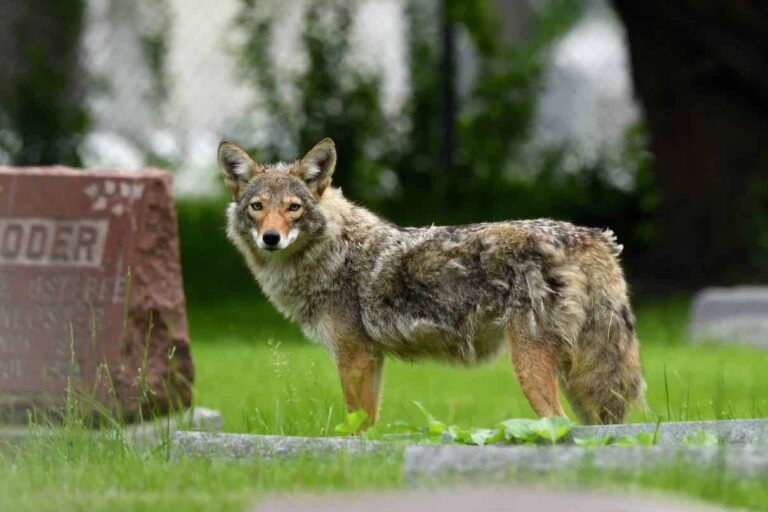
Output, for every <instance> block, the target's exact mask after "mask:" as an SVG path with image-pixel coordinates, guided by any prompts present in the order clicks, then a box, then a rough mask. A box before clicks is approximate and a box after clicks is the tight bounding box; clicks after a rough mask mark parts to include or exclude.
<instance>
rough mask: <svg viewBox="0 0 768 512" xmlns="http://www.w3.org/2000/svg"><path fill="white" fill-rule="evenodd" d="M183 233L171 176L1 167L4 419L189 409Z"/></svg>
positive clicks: (0, 403) (0, 390)
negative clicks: (75, 405) (74, 406)
mask: <svg viewBox="0 0 768 512" xmlns="http://www.w3.org/2000/svg"><path fill="white" fill-rule="evenodd" d="M177 231H178V229H177V223H176V212H175V208H174V203H173V197H172V194H171V177H170V175H169V174H168V173H167V172H164V171H160V170H157V169H144V170H141V171H130V172H129V171H80V170H75V169H70V168H64V167H44V168H14V167H0V421H5V422H24V421H25V420H26V417H27V412H28V411H29V410H30V409H33V408H34V409H36V410H44V411H46V410H51V409H53V410H58V409H60V408H61V406H62V404H63V403H64V401H65V398H66V396H67V394H68V392H69V391H72V393H70V394H69V396H71V397H77V398H78V402H79V403H80V404H81V405H82V406H85V407H87V408H89V409H93V408H96V407H98V408H101V407H105V408H107V409H108V410H110V411H113V412H118V413H119V414H121V415H122V416H123V417H124V418H125V419H127V420H130V419H133V418H135V417H136V416H137V415H138V413H139V412H140V411H142V412H150V411H155V412H165V411H168V410H170V409H175V408H177V407H180V406H187V405H189V403H190V398H191V396H190V394H191V384H192V381H193V373H194V372H193V365H192V359H191V355H190V349H189V336H188V332H187V319H186V310H185V301H184V291H183V288H182V281H181V269H180V263H179V247H178V232H177ZM97 404H98V405H97Z"/></svg>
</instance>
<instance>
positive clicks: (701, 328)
mask: <svg viewBox="0 0 768 512" xmlns="http://www.w3.org/2000/svg"><path fill="white" fill-rule="evenodd" d="M690 333H691V339H692V340H693V341H694V342H707V341H716V342H721V343H733V344H746V345H753V346H756V347H761V348H768V286H739V287H733V288H707V289H705V290H703V291H701V292H699V293H698V294H697V295H696V297H695V298H694V301H693V306H692V312H691V324H690Z"/></svg>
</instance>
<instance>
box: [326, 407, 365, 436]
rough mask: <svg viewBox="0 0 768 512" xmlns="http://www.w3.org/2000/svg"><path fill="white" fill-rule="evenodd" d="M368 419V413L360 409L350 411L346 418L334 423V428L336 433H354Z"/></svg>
mask: <svg viewBox="0 0 768 512" xmlns="http://www.w3.org/2000/svg"><path fill="white" fill-rule="evenodd" d="M366 421H368V414H366V412H365V411H364V410H362V409H358V410H357V411H354V412H350V413H348V414H347V417H346V420H345V421H344V422H343V423H339V424H338V425H336V428H335V429H334V430H335V431H336V433H337V434H346V435H350V434H356V433H358V432H359V431H360V429H361V428H363V425H365V422H366Z"/></svg>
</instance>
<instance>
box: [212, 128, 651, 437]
mask: <svg viewBox="0 0 768 512" xmlns="http://www.w3.org/2000/svg"><path fill="white" fill-rule="evenodd" d="M219 162H220V165H221V168H222V170H223V172H224V181H225V184H226V185H227V187H228V188H229V189H230V191H231V192H232V194H233V197H234V200H233V202H232V203H231V204H230V205H229V208H228V210H227V235H228V237H229V238H230V240H231V241H232V242H233V243H234V244H235V245H236V246H237V248H238V249H239V250H240V252H241V253H242V254H243V255H244V257H245V259H246V262H247V263H248V266H249V268H250V269H251V271H252V272H253V274H254V276H255V277H256V279H257V281H258V282H259V284H260V285H261V287H262V289H263V290H264V293H265V294H266V295H267V296H268V297H269V299H270V300H271V301H272V302H273V303H274V304H275V305H276V306H277V307H278V309H279V310H280V311H281V312H282V313H283V314H284V315H286V316H287V317H288V318H290V319H291V320H294V321H296V322H299V323H300V324H301V326H302V328H303V329H304V332H305V333H306V334H307V336H309V337H310V338H313V339H315V340H318V341H320V342H322V343H323V344H325V345H326V346H327V347H328V349H329V350H330V352H331V353H332V355H333V357H334V360H335V362H336V365H337V367H338V369H339V373H340V376H341V381H342V387H343V390H344V395H345V399H346V402H347V405H348V407H349V408H350V409H357V408H359V407H362V408H363V409H365V411H366V412H367V413H368V415H369V417H370V418H371V421H375V418H376V415H377V412H378V397H379V389H380V386H381V373H382V366H383V358H384V356H385V355H387V354H390V355H394V356H396V357H400V358H405V359H409V360H410V359H419V358H424V357H430V358H440V359H446V360H450V361H456V362H460V363H463V364H473V363H477V362H481V361H484V360H487V359H488V358H490V357H491V356H493V355H495V354H496V353H497V352H498V350H499V349H500V348H501V346H502V345H503V341H504V340H505V339H506V340H507V343H508V344H509V348H510V351H511V354H512V361H513V364H514V367H515V372H516V375H517V378H518V380H519V382H520V384H521V386H522V388H523V391H524V393H525V395H526V397H527V398H528V400H529V401H530V403H531V405H532V407H533V408H534V410H535V411H536V413H537V414H539V415H540V416H550V415H563V410H562V407H561V405H560V402H559V398H558V383H559V384H560V386H561V387H562V388H563V391H564V392H565V393H566V394H567V396H568V397H569V400H570V402H571V404H572V406H573V409H574V411H575V412H576V414H578V415H579V417H580V418H581V419H582V420H583V421H585V422H588V423H596V422H620V421H622V420H623V418H624V415H625V411H626V408H627V405H628V403H630V402H632V401H634V400H636V399H638V398H640V397H641V395H642V391H643V388H644V383H643V379H642V375H641V371H640V362H639V354H638V343H637V340H636V337H635V332H634V319H633V315H632V312H631V309H630V306H629V301H628V298H627V291H626V284H625V281H624V276H623V273H622V270H621V267H620V265H619V262H618V258H617V256H618V254H619V253H620V252H621V246H619V245H617V244H616V242H615V239H614V237H613V235H612V234H611V232H610V231H605V232H603V231H600V230H595V229H588V228H582V227H577V226H574V225H573V224H569V223H566V222H558V221H552V220H544V219H542V220H526V221H508V222H494V223H485V224H474V225H468V226H444V227H435V226H433V227H428V228H400V227H397V226H394V225H392V224H390V223H388V222H386V221H384V220H382V219H380V218H379V217H377V216H376V215H374V214H372V213H371V212H369V211H368V210H366V209H364V208H362V207H360V206H357V205H354V204H352V203H351V202H349V201H347V200H346V199H345V198H344V197H343V196H342V194H341V191H340V190H337V189H334V188H331V187H330V182H331V177H332V175H333V171H334V168H335V163H336V150H335V147H334V145H333V142H332V141H331V140H329V139H325V140H323V141H322V142H320V143H319V144H318V145H317V146H315V147H314V148H313V149H312V150H311V151H310V152H309V153H307V155H306V156H305V157H304V158H303V159H302V160H300V161H298V162H295V163H291V164H285V163H278V164H272V165H262V164H259V163H257V162H255V161H254V160H252V159H251V158H250V157H249V156H248V155H247V154H246V153H245V151H243V150H242V149H241V148H239V147H237V146H236V145H234V144H233V143H231V142H226V141H225V142H222V144H221V145H220V147H219Z"/></svg>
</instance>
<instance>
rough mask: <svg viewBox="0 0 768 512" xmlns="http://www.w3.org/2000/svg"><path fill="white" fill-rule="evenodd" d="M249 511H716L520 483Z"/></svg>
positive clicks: (298, 500)
mask: <svg viewBox="0 0 768 512" xmlns="http://www.w3.org/2000/svg"><path fill="white" fill-rule="evenodd" d="M252 510H253V512H267V511H269V512H305V511H306V512H360V511H361V510H365V511H366V512H385V511H397V512H424V511H425V510H433V511H440V512H466V511H467V510H471V511H472V512H509V511H511V510H530V511H536V512H565V511H567V512H672V511H676V512H717V511H724V510H727V509H725V508H721V507H717V506H714V505H707V504H704V503H700V502H697V501H692V500H684V499H681V498H679V497H672V496H663V495H643V494H637V493H627V492H626V491H624V492H622V493H621V494H611V493H606V492H599V493H598V492H589V491H578V490H565V489H530V488H520V487H512V488H509V487H505V488H485V489H451V490H431V491H427V490H420V491H411V492H403V493H379V494H362V495H354V496H350V495H343V496H339V495H335V496H299V497H296V496H290V497H287V498H286V497H280V498H267V499H266V500H264V501H263V502H262V503H260V504H259V505H257V506H256V507H254V508H253V509H252Z"/></svg>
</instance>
